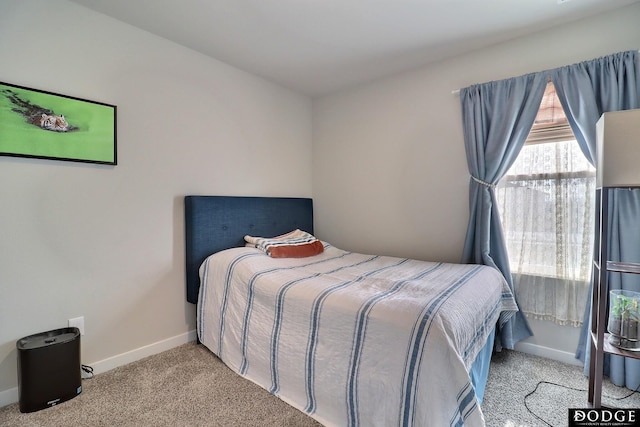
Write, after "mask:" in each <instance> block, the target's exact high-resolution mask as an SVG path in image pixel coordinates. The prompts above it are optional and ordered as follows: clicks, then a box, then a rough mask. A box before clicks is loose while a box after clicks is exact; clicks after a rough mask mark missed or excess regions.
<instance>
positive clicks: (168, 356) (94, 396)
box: [0, 343, 640, 427]
mask: <svg viewBox="0 0 640 427" xmlns="http://www.w3.org/2000/svg"><path fill="white" fill-rule="evenodd" d="M543 380H544V381H553V382H560V383H563V384H566V385H569V386H571V387H574V388H586V386H587V380H586V378H585V377H584V375H583V374H582V369H581V368H579V367H575V366H570V365H565V364H562V363H558V362H554V361H550V360H547V359H543V358H539V357H535V356H530V355H526V354H523V353H518V352H512V351H504V352H502V353H499V354H498V355H496V356H495V357H494V360H493V361H492V366H491V370H490V376H489V383H488V387H487V391H486V394H485V401H484V403H483V411H484V413H485V417H486V420H487V426H489V427H514V426H530V427H534V426H546V425H547V424H545V423H544V422H543V421H541V420H539V419H537V418H535V416H533V415H531V413H530V412H529V411H528V410H527V409H526V407H525V405H524V399H525V396H526V395H527V394H528V393H530V392H531V391H533V390H534V389H535V387H536V385H537V383H538V382H539V381H543ZM605 393H606V394H608V395H615V396H623V395H625V394H627V393H628V390H627V389H620V388H617V387H613V386H611V385H610V384H607V385H606V389H605ZM527 402H528V405H529V407H530V408H531V409H532V410H533V411H534V412H536V413H537V414H539V415H541V416H542V417H544V419H545V420H546V421H547V422H549V425H553V426H559V427H560V426H565V425H567V413H568V411H567V409H568V408H569V407H585V406H586V392H582V391H574V390H568V389H564V388H562V387H556V386H550V385H547V384H541V385H540V386H539V389H538V391H537V392H536V393H534V394H533V395H531V396H529V397H528V398H527ZM615 403H616V405H617V406H626V407H640V397H639V396H638V395H637V394H636V395H634V396H632V397H631V398H629V399H625V400H624V401H616V402H615ZM634 405H635V406H634ZM318 425H319V424H318V423H316V422H315V421H314V420H312V419H311V418H309V417H307V416H306V415H304V414H303V413H302V412H300V411H298V410H296V409H293V408H292V407H290V406H289V405H287V404H286V403H284V402H282V401H281V400H279V399H278V398H276V397H275V396H272V395H270V394H269V393H268V392H267V391H265V390H263V389H262V388H260V387H258V386H256V385H255V384H253V383H251V382H250V381H247V380H244V379H242V378H240V377H239V376H238V375H236V374H235V373H233V372H232V371H231V370H229V369H228V368H227V367H226V366H225V365H224V364H222V362H220V361H219V360H218V359H217V358H216V357H215V356H214V355H213V354H212V353H211V352H209V350H207V349H206V348H204V347H203V346H201V345H196V344H195V343H192V344H185V345H183V346H180V347H177V348H175V349H172V350H169V351H166V352H164V353H160V354H158V355H155V356H151V357H148V358H145V359H142V360H139V361H137V362H134V363H131V364H129V365H126V366H122V367H119V368H116V369H114V370H112V371H109V372H105V373H103V374H99V375H96V376H95V378H93V379H89V380H83V392H82V393H81V394H80V395H79V396H77V397H75V398H74V399H71V400H69V401H67V402H64V403H61V404H60V405H58V406H54V407H52V408H47V409H43V410H41V411H37V412H32V413H28V414H22V413H20V410H19V407H18V404H17V403H16V404H13V405H9V406H6V407H4V408H0V426H3V427H4V426H33V427H50V426H52V427H58V426H60V427H62V426H81V427H84V426H136V427H146V426H154V427H155V426H172V427H183V426H225V427H227V426H242V427H251V426H296V427H298V426H300V427H305V426H318ZM363 427H367V426H363ZM430 427H431V426H430ZM433 427H439V426H433Z"/></svg>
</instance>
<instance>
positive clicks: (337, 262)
mask: <svg viewBox="0 0 640 427" xmlns="http://www.w3.org/2000/svg"><path fill="white" fill-rule="evenodd" d="M185 227H186V229H185V236H186V276H187V300H188V301H189V302H191V303H194V304H197V325H198V339H199V341H200V342H201V343H202V344H203V345H205V346H206V347H207V348H209V350H211V351H212V352H213V353H214V354H215V355H217V356H218V357H219V358H220V359H221V360H222V361H223V362H224V363H225V364H226V365H227V366H229V367H230V368H231V369H232V370H234V371H235V372H236V373H238V374H239V375H241V376H243V377H245V378H247V379H249V380H251V381H253V382H255V383H256V384H258V385H260V386H261V387H263V388H265V389H266V390H268V391H269V392H271V393H272V394H274V395H276V396H278V397H279V398H280V399H282V400H284V401H285V402H287V403H289V404H290V405H292V406H294V407H296V408H297V409H299V410H301V411H303V412H305V413H306V414H308V415H309V416H310V417H312V418H314V419H316V420H317V421H319V422H320V423H322V424H324V425H327V426H390V425H402V426H446V425H465V426H482V425H484V418H483V415H482V410H481V407H480V403H481V402H482V396H483V393H484V387H485V384H486V380H487V376H488V370H489V361H490V357H491V352H492V348H493V338H494V330H495V326H496V324H502V323H503V322H505V321H506V320H507V319H508V318H509V317H510V316H511V315H513V313H515V311H516V310H517V307H516V304H515V301H514V299H513V296H512V294H511V292H510V290H509V287H508V286H507V284H506V282H505V281H504V278H503V277H502V275H501V274H500V273H499V272H498V271H497V270H495V269H493V268H490V267H486V266H479V265H463V264H449V263H440V262H425V261H418V260H411V259H403V258H394V257H386V256H375V255H368V254H358V253H352V252H348V251H344V250H342V249H339V248H336V247H334V246H333V245H331V244H330V242H322V241H321V242H322V247H323V250H322V252H321V253H319V254H316V255H313V256H309V257H302V258H272V257H271V256H269V255H267V254H266V253H265V252H264V251H261V250H260V249H259V248H256V247H246V245H245V244H246V242H245V240H244V237H245V236H246V235H249V236H261V237H273V236H279V235H282V234H285V233H288V232H290V231H292V230H303V231H304V232H308V233H310V234H311V235H313V232H314V230H313V202H312V200H311V199H308V198H270V197H229V196H187V197H186V198H185Z"/></svg>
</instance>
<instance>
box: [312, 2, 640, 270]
mask: <svg viewBox="0 0 640 427" xmlns="http://www.w3.org/2000/svg"><path fill="white" fill-rule="evenodd" d="M638 22H640V4H635V5H633V6H630V7H626V8H623V9H619V10H617V11H615V12H613V13H608V14H604V15H600V16H597V17H595V18H591V19H587V20H583V21H579V22H575V23H573V24H570V25H565V26H563V27H560V28H555V29H553V30H549V31H546V32H545V33H540V34H537V35H533V36H529V37H524V38H520V39H516V40H512V41H510V42H507V43H503V44H499V45H495V46H493V47H490V48H486V49H482V50H478V51H475V52H473V53H471V54H467V55H462V56H459V57H456V58H453V59H450V60H447V61H442V62H439V63H436V64H433V65H429V66H425V67H423V68H420V69H416V70H414V71H412V72H408V73H403V74H400V75H396V76H393V77H391V78H387V79H383V80H378V81H375V82H373V83H371V84H367V85H363V86H361V87H358V88H355V89H352V90H346V91H341V92H338V93H335V94H332V95H329V96H325V97H323V98H319V99H315V100H314V102H313V135H314V137H313V195H314V199H315V203H316V231H317V232H318V233H320V234H321V235H322V236H323V238H325V239H327V240H329V241H331V242H333V243H334V244H335V245H336V246H339V247H343V248H346V249H352V250H358V251H365V252H375V253H386V254H391V255H401V256H409V257H415V258H419V259H431V260H444V261H454V262H457V261H460V257H461V252H462V247H463V243H464V237H465V233H466V228H467V221H468V212H469V209H468V182H469V173H468V169H467V163H466V155H465V149H464V143H463V136H462V126H461V113H460V99H459V97H458V96H454V95H452V93H451V92H452V90H456V89H459V88H461V87H466V86H469V85H471V84H474V83H482V82H486V81H491V80H498V79H502V78H508V77H512V76H518V75H522V74H526V73H530V72H535V71H540V70H545V69H550V68H556V67H560V66H563V65H568V64H572V63H576V62H580V61H583V60H589V59H593V58H596V57H599V56H603V55H608V54H610V53H614V52H618V51H623V50H630V49H638V48H640V26H639V25H637V23H638Z"/></svg>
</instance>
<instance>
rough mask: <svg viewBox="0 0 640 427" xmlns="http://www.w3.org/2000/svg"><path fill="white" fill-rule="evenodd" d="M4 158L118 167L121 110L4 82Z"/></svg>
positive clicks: (0, 111) (0, 98) (0, 92)
mask: <svg viewBox="0 0 640 427" xmlns="http://www.w3.org/2000/svg"><path fill="white" fill-rule="evenodd" d="M0 155H4V156H20V157H35V158H44V159H56V160H69V161H76V162H90V163H103V164H110V165H115V164H117V161H116V107H115V106H114V105H108V104H103V103H99V102H93V101H88V100H84V99H79V98H73V97H70V96H65V95H58V94H55V93H50V92H44V91H39V90H34V89H29V88H26V87H22V86H15V85H10V84H7V83H0Z"/></svg>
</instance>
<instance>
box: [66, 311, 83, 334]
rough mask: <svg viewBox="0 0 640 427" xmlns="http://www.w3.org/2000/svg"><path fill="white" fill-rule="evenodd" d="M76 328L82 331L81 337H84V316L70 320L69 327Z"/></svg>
mask: <svg viewBox="0 0 640 427" xmlns="http://www.w3.org/2000/svg"><path fill="white" fill-rule="evenodd" d="M74 326H75V327H76V328H78V329H80V335H84V316H80V317H74V318H73V319H69V327H70V328H73V327H74Z"/></svg>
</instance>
